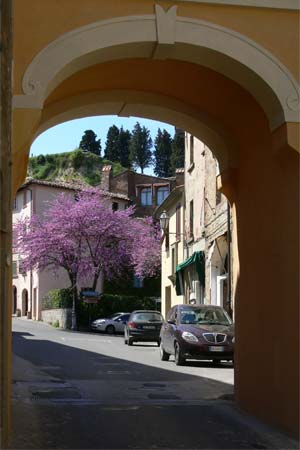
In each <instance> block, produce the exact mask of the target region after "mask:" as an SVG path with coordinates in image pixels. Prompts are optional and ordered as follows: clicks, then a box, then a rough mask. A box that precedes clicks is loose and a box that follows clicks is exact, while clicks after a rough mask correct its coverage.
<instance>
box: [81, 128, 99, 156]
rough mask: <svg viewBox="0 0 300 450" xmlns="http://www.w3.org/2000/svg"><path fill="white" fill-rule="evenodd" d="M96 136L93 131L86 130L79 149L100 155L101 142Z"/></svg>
mask: <svg viewBox="0 0 300 450" xmlns="http://www.w3.org/2000/svg"><path fill="white" fill-rule="evenodd" d="M96 137H97V135H96V134H95V133H94V131H93V130H86V131H85V132H84V135H83V136H82V139H81V141H80V144H79V148H81V149H82V150H84V151H86V152H90V153H93V154H94V155H97V156H100V155H101V141H100V139H98V140H97V139H96Z"/></svg>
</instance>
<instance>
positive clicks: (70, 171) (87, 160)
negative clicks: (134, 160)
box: [27, 149, 125, 186]
mask: <svg viewBox="0 0 300 450" xmlns="http://www.w3.org/2000/svg"><path fill="white" fill-rule="evenodd" d="M104 164H111V165H112V166H113V175H117V174H119V173H121V172H123V171H124V170H125V169H124V167H122V166H121V165H120V164H119V163H114V162H111V161H107V160H105V159H103V158H101V157H99V156H96V155H94V154H92V153H85V152H82V150H80V149H76V150H73V151H72V152H68V153H57V154H52V155H39V156H34V157H32V158H30V159H29V165H28V174H27V175H28V176H29V177H32V178H36V179H38V180H47V181H54V180H55V181H69V182H71V181H78V180H80V181H84V182H86V183H88V184H90V185H92V186H95V185H96V184H99V183H100V181H101V169H102V166H103V165H104Z"/></svg>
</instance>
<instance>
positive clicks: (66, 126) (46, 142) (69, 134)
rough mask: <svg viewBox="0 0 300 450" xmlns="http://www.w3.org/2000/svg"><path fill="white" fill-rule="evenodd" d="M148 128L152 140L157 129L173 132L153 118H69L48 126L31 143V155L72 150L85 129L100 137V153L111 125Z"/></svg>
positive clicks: (166, 125) (172, 128) (126, 127)
mask: <svg viewBox="0 0 300 450" xmlns="http://www.w3.org/2000/svg"><path fill="white" fill-rule="evenodd" d="M137 121H138V122H140V124H141V125H145V126H146V127H147V128H149V130H150V133H151V137H152V140H154V139H155V136H156V133H157V129H158V128H165V129H166V130H167V131H168V132H169V133H170V134H171V136H173V134H174V127H173V126H172V125H168V124H166V123H162V122H156V121H155V120H149V119H141V118H137V117H129V118H126V117H118V116H96V117H85V118H84V119H76V120H70V121H69V122H65V123H62V124H60V125H57V126H56V127H53V128H50V129H49V130H47V131H45V132H44V133H43V134H41V135H40V136H39V137H38V138H37V139H36V140H35V141H34V142H33V144H32V146H31V149H30V155H31V156H37V155H41V154H44V155H45V154H47V153H62V152H68V151H71V150H74V149H75V148H77V147H78V146H79V142H80V140H81V137H82V135H83V133H84V131H85V130H93V131H94V132H95V133H96V134H97V136H98V138H100V139H101V145H102V155H103V151H104V147H105V141H106V135H107V131H108V129H109V127H110V126H111V125H116V126H117V127H119V128H120V127H121V126H123V128H125V129H128V130H130V131H131V130H132V129H133V127H134V125H135V124H136V122H137Z"/></svg>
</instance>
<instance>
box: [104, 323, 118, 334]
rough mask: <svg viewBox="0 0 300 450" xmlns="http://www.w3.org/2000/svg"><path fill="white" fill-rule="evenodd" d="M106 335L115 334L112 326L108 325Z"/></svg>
mask: <svg viewBox="0 0 300 450" xmlns="http://www.w3.org/2000/svg"><path fill="white" fill-rule="evenodd" d="M105 331H106V333H107V334H115V332H116V330H115V327H114V326H113V325H108V326H107V327H106V329H105Z"/></svg>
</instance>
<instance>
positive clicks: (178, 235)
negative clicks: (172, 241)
mask: <svg viewBox="0 0 300 450" xmlns="http://www.w3.org/2000/svg"><path fill="white" fill-rule="evenodd" d="M180 215H181V204H180V203H178V205H177V206H176V241H180V239H181V217H180Z"/></svg>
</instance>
